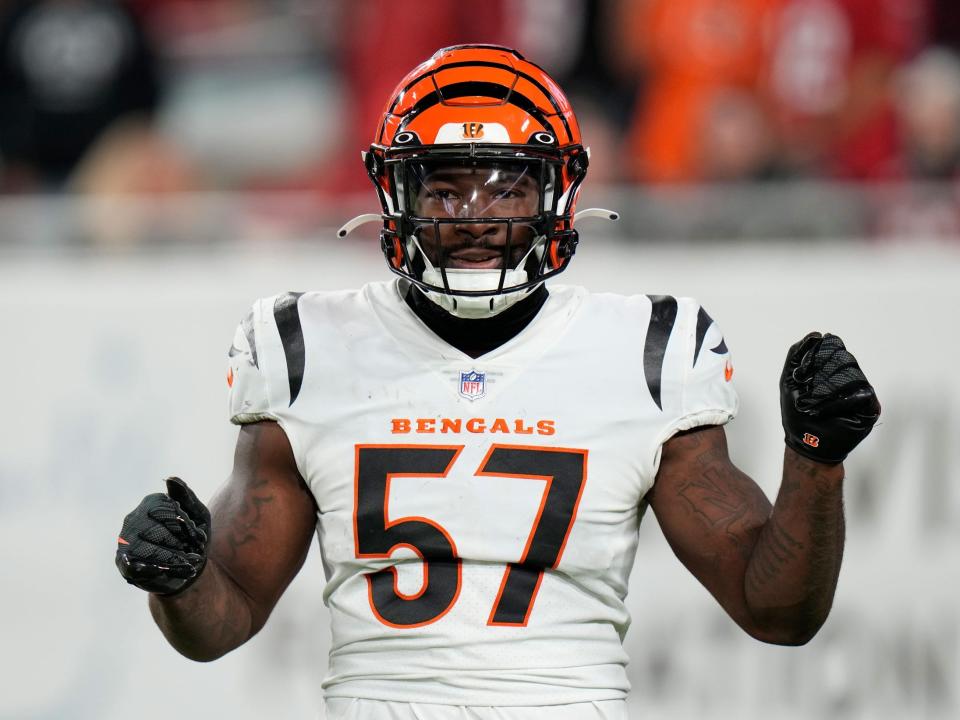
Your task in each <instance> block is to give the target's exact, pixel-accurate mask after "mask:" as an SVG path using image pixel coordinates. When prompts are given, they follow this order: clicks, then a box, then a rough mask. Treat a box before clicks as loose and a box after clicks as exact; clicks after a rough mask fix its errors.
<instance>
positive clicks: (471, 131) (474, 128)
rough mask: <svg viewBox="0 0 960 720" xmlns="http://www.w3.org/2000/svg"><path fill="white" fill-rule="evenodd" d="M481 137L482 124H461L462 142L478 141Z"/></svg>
mask: <svg viewBox="0 0 960 720" xmlns="http://www.w3.org/2000/svg"><path fill="white" fill-rule="evenodd" d="M482 137H483V123H478V122H465V123H464V124H463V139H464V140H479V139H480V138H482Z"/></svg>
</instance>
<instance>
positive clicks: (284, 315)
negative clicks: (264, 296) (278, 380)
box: [273, 292, 305, 405]
mask: <svg viewBox="0 0 960 720" xmlns="http://www.w3.org/2000/svg"><path fill="white" fill-rule="evenodd" d="M301 295H303V293H302V292H299V293H287V294H286V295H281V296H280V297H278V298H277V301H276V302H275V303H274V304H273V317H274V319H275V320H276V321H277V330H279V331H280V342H281V343H283V354H284V355H285V356H286V358H287V380H288V381H289V382H290V405H293V402H294V400H296V399H297V395H299V394H300V386H301V385H302V384H303V367H304V361H305V355H304V348H303V327H302V326H301V325H300V308H299V306H298V305H297V301H298V300H300V296H301Z"/></svg>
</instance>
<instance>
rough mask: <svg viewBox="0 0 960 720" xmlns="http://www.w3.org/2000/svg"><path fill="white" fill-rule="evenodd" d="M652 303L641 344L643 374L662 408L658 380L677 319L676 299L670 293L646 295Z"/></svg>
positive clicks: (654, 398)
mask: <svg viewBox="0 0 960 720" xmlns="http://www.w3.org/2000/svg"><path fill="white" fill-rule="evenodd" d="M647 297H649V298H650V302H651V303H652V304H653V305H652V307H651V308H650V325H649V327H648V328H647V338H646V340H645V341H644V344H643V375H644V377H645V378H646V380H647V388H648V389H649V390H650V396H651V397H652V398H653V401H654V402H655V403H656V404H657V407H658V408H660V409H661V410H663V405H662V404H661V402H660V381H661V377H662V375H663V358H664V355H666V353H667V341H668V340H669V339H670V333H672V332H673V326H674V323H676V321H677V300H676V298H674V297H671V296H670V295H648V296H647Z"/></svg>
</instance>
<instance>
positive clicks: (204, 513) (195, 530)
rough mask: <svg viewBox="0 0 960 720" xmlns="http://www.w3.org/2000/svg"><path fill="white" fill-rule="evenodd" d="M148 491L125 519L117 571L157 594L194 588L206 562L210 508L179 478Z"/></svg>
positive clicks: (118, 542) (118, 540) (118, 552)
mask: <svg viewBox="0 0 960 720" xmlns="http://www.w3.org/2000/svg"><path fill="white" fill-rule="evenodd" d="M166 483H167V492H165V493H153V494H151V495H147V496H146V497H145V498H144V499H143V500H142V501H140V504H139V505H138V506H137V507H136V508H135V509H134V510H133V512H131V513H130V514H129V515H127V517H125V518H124V520H123V527H122V528H121V529H120V536H119V537H118V538H117V556H116V564H117V569H118V570H119V571H120V574H121V575H122V576H123V577H124V579H125V580H126V581H127V582H128V583H130V584H131V585H136V586H137V587H138V588H141V589H142V590H146V591H147V592H151V593H157V594H159V595H172V594H174V593H178V592H180V591H182V590H185V589H186V588H187V587H189V586H190V584H191V583H193V582H194V581H195V580H196V579H197V578H198V577H200V573H201V572H202V570H203V567H204V565H205V564H206V562H207V543H208V542H209V540H210V511H209V510H207V507H206V506H205V505H204V504H203V503H202V502H200V500H199V499H198V498H197V496H196V495H194V493H193V491H192V490H191V489H190V488H189V487H187V484H186V483H185V482H183V480H181V479H180V478H176V477H171V478H167V481H166Z"/></svg>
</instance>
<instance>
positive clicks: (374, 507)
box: [354, 445, 587, 628]
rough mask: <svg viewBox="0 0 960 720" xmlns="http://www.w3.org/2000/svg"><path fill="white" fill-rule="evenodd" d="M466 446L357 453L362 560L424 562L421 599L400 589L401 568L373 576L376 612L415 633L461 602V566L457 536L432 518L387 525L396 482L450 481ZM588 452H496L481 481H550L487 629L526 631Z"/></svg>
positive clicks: (571, 516) (555, 557) (357, 532)
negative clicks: (409, 555)
mask: <svg viewBox="0 0 960 720" xmlns="http://www.w3.org/2000/svg"><path fill="white" fill-rule="evenodd" d="M461 450H463V446H462V445H357V446H356V482H355V493H356V498H355V501H356V504H355V514H354V538H355V542H356V555H357V557H358V558H386V557H389V556H390V554H391V553H392V552H393V551H394V550H395V549H397V548H399V547H407V548H410V549H411V550H413V551H414V552H415V553H417V555H419V556H420V558H421V559H422V560H423V584H422V586H421V588H420V590H419V592H417V593H416V594H414V595H406V594H404V593H402V592H400V590H399V589H398V588H397V582H396V580H397V573H396V570H395V569H394V568H387V569H385V570H378V571H377V572H373V573H369V574H367V584H368V589H369V593H370V606H371V608H372V609H373V612H374V614H375V615H376V616H377V618H378V619H379V620H380V622H382V623H384V624H385V625H389V626H391V627H396V628H414V627H420V626H422V625H427V624H428V623H432V622H434V621H436V620H439V619H440V618H441V617H443V615H445V614H446V613H447V612H449V611H450V609H451V608H452V607H453V605H454V603H456V601H457V597H458V595H459V594H460V585H461V563H460V556H459V555H458V554H457V546H456V544H455V543H454V541H453V538H452V537H451V536H450V534H449V533H448V532H447V531H446V530H445V529H444V528H443V527H442V526H441V525H440V524H438V523H437V522H435V521H433V520H430V519H429V518H425V517H419V516H417V517H403V518H399V519H397V520H388V519H387V499H388V498H389V496H390V480H391V478H395V477H404V476H412V477H446V475H447V474H448V473H449V472H450V469H451V468H452V467H453V465H454V463H455V462H456V460H457V457H458V456H459V455H460V452H461ZM586 470H587V451H586V450H576V449H571V448H550V447H533V446H526V445H493V446H492V447H491V448H490V450H489V452H488V453H487V455H486V457H484V459H483V461H482V462H481V463H480V467H479V468H478V469H477V472H476V475H477V476H480V477H483V476H486V477H507V478H519V479H524V480H540V481H546V482H545V487H544V491H543V495H542V496H541V499H540V507H539V510H538V511H537V514H536V518H535V520H534V522H533V527H532V528H531V529H530V534H529V536H528V537H527V543H526V546H525V547H524V549H523V554H522V555H521V557H520V561H519V562H516V563H509V564H507V568H506V570H505V572H504V574H503V580H502V581H501V582H500V590H499V592H498V593H497V597H496V599H495V600H494V603H493V608H492V609H491V611H490V616H489V618H488V619H487V625H512V626H521V627H522V626H525V625H526V624H527V621H528V620H529V618H530V612H531V610H532V609H533V603H534V601H535V600H536V597H537V591H538V590H539V588H540V582H541V581H542V580H543V573H544V570H546V569H548V568H555V567H556V566H557V563H559V562H560V558H561V557H562V555H563V549H564V546H565V545H566V542H567V537H568V536H569V535H570V529H571V528H572V527H573V522H574V520H575V519H576V516H577V507H578V506H579V504H580V496H581V495H582V494H583V486H584V483H585V481H586Z"/></svg>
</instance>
